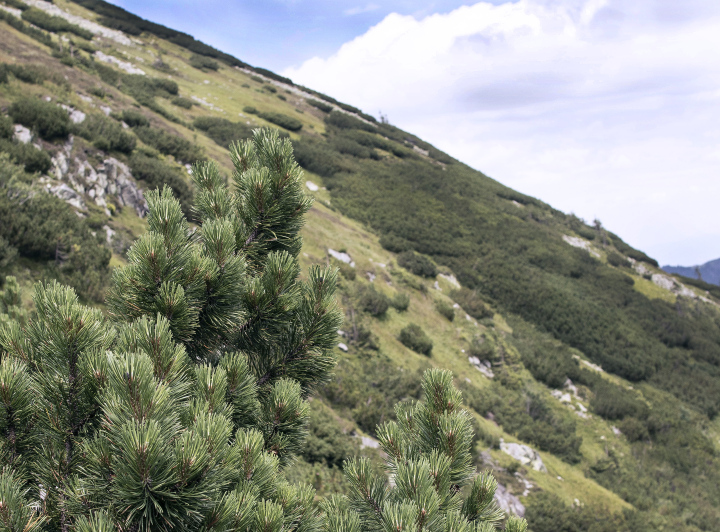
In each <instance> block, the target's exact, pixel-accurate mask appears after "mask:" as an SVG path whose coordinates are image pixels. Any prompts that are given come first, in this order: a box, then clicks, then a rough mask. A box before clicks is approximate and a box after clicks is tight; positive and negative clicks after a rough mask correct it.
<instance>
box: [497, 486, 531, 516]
mask: <svg viewBox="0 0 720 532" xmlns="http://www.w3.org/2000/svg"><path fill="white" fill-rule="evenodd" d="M495 502H496V503H497V505H498V506H499V507H500V509H501V510H502V511H503V512H505V513H506V514H514V515H517V516H518V517H525V506H524V505H523V503H521V502H520V499H518V498H517V497H516V496H515V495H513V494H512V493H510V492H509V491H508V489H507V488H506V487H505V486H503V485H502V484H498V487H497V490H495Z"/></svg>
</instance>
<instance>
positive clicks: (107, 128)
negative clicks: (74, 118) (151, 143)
mask: <svg viewBox="0 0 720 532" xmlns="http://www.w3.org/2000/svg"><path fill="white" fill-rule="evenodd" d="M72 130H73V133H75V134H76V135H78V136H80V137H82V138H84V139H87V140H89V141H91V142H92V143H93V146H95V147H96V148H97V149H99V150H103V151H119V152H122V153H130V152H132V151H133V150H134V149H135V145H136V143H137V140H136V138H135V136H134V135H132V134H130V133H128V132H127V131H125V130H124V129H123V128H122V126H121V125H120V124H118V123H117V122H116V121H115V120H112V119H110V118H108V117H106V116H105V115H103V114H100V113H93V114H90V115H88V116H87V117H86V118H85V120H83V121H82V122H81V123H80V124H75V125H74V126H73V127H72Z"/></svg>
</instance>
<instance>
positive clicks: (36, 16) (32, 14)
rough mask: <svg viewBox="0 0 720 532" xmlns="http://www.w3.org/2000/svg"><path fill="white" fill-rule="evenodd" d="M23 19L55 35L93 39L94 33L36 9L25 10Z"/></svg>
mask: <svg viewBox="0 0 720 532" xmlns="http://www.w3.org/2000/svg"><path fill="white" fill-rule="evenodd" d="M22 18H23V20H25V21H27V22H29V23H30V24H34V25H35V26H37V27H38V28H42V29H44V30H47V31H51V32H53V33H61V32H69V33H74V34H75V35H77V36H79V37H82V38H83V39H87V40H91V39H92V38H93V33H92V32H91V31H88V30H86V29H85V28H81V27H80V26H78V25H76V24H72V23H70V22H68V21H67V20H65V19H64V18H61V17H56V16H54V15H49V14H48V13H45V11H43V10H41V9H37V8H34V7H31V8H30V9H26V10H24V11H23V12H22Z"/></svg>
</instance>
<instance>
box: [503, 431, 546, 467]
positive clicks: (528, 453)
mask: <svg viewBox="0 0 720 532" xmlns="http://www.w3.org/2000/svg"><path fill="white" fill-rule="evenodd" d="M500 450H501V451H502V452H504V453H505V454H509V455H510V456H512V457H513V458H514V459H515V460H517V461H519V462H520V463H521V464H523V465H529V466H530V467H532V468H533V469H534V470H535V471H541V472H542V473H547V468H546V467H545V464H543V461H542V458H540V455H539V454H538V452H537V451H535V450H534V449H532V448H531V447H528V446H527V445H523V444H521V443H505V442H504V441H503V440H502V439H501V440H500Z"/></svg>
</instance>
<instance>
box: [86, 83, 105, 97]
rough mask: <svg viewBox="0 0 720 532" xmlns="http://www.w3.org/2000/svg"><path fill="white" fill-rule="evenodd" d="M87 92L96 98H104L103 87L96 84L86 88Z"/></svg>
mask: <svg viewBox="0 0 720 532" xmlns="http://www.w3.org/2000/svg"><path fill="white" fill-rule="evenodd" d="M88 92H89V93H90V94H92V95H93V96H97V97H98V98H105V89H103V88H102V87H101V86H99V85H96V86H95V87H90V88H89V89H88Z"/></svg>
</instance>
